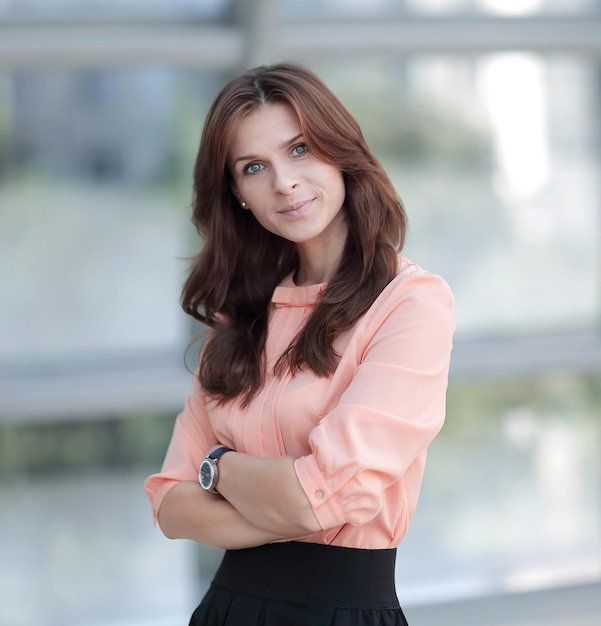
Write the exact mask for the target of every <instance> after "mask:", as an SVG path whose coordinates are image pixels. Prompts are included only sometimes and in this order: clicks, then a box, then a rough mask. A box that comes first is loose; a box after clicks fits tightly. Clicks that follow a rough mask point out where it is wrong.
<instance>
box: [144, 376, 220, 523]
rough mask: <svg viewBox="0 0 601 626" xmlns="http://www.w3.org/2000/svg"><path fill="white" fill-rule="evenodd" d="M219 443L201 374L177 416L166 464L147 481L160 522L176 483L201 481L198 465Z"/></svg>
mask: <svg viewBox="0 0 601 626" xmlns="http://www.w3.org/2000/svg"><path fill="white" fill-rule="evenodd" d="M216 443H217V438H216V436H215V434H214V432H213V428H212V427H211V423H210V421H209V416H208V413H207V409H206V404H205V395H204V393H203V391H202V389H201V387H200V383H199V381H198V377H197V376H194V377H193V382H192V391H191V393H190V395H189V396H188V398H187V399H186V404H185V407H184V410H183V411H182V412H181V413H180V414H179V415H178V416H177V419H176V420H175V426H174V428H173V434H172V436H171V441H170V443H169V447H168V448H167V453H166V455H165V460H164V461H163V467H162V469H161V471H160V472H159V473H158V474H152V475H151V476H149V477H148V478H147V479H146V481H145V482H144V489H145V490H146V494H147V495H148V498H149V499H150V503H151V505H152V513H153V517H154V520H155V521H156V519H157V515H158V512H159V509H160V506H161V503H162V501H163V498H164V497H165V495H166V494H167V492H168V491H169V489H171V488H172V487H173V486H174V485H176V484H177V483H179V482H182V481H184V480H198V465H199V463H200V461H201V460H202V458H203V457H204V455H205V454H206V452H207V450H208V449H209V448H211V447H212V446H214V445H215V444H216Z"/></svg>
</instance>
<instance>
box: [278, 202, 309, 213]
mask: <svg viewBox="0 0 601 626" xmlns="http://www.w3.org/2000/svg"><path fill="white" fill-rule="evenodd" d="M314 199H315V198H311V199H309V200H302V201H301V202H296V203H295V204H289V205H288V206H287V207H284V208H283V209H282V210H281V211H279V213H281V214H283V215H299V214H301V213H303V211H304V210H305V209H306V208H308V207H309V205H310V204H311V203H312V202H313V200H314Z"/></svg>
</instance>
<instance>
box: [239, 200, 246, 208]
mask: <svg viewBox="0 0 601 626" xmlns="http://www.w3.org/2000/svg"><path fill="white" fill-rule="evenodd" d="M240 206H241V207H242V208H243V209H245V208H246V202H244V201H242V202H241V203H240Z"/></svg>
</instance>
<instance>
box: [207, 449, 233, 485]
mask: <svg viewBox="0 0 601 626" xmlns="http://www.w3.org/2000/svg"><path fill="white" fill-rule="evenodd" d="M226 452H233V450H232V449H231V448H228V447H227V446H222V445H219V446H215V447H214V448H211V449H210V450H209V451H208V452H207V454H206V456H205V458H204V459H203V460H202V462H201V463H200V466H199V468H198V482H199V483H200V486H201V487H202V488H203V489H204V490H205V491H209V492H210V493H214V494H216V495H220V494H219V491H217V483H218V482H219V467H218V464H219V460H220V459H221V457H222V456H223V455H224V454H225V453H226Z"/></svg>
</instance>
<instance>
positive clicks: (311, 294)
mask: <svg viewBox="0 0 601 626" xmlns="http://www.w3.org/2000/svg"><path fill="white" fill-rule="evenodd" d="M293 276H294V272H291V273H290V274H288V276H286V278H284V280H283V281H282V282H281V283H280V284H279V285H278V286H277V287H276V288H275V290H274V292H273V296H272V297H271V301H272V302H273V303H274V304H275V305H276V306H307V305H311V304H315V303H316V302H317V301H318V300H319V297H320V296H321V294H322V293H323V291H324V290H325V288H326V287H327V283H318V284H316V285H303V286H300V287H299V286H298V285H295V284H294V280H293Z"/></svg>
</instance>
